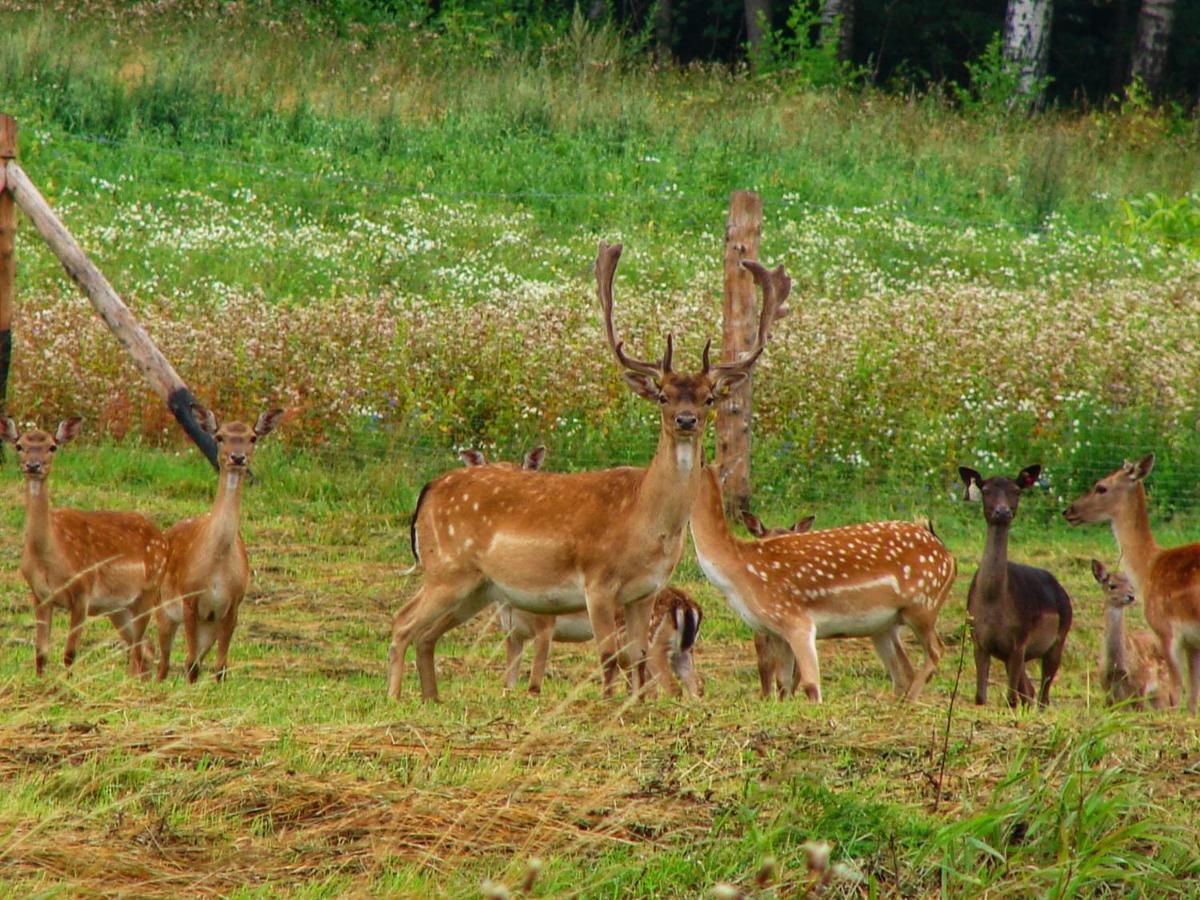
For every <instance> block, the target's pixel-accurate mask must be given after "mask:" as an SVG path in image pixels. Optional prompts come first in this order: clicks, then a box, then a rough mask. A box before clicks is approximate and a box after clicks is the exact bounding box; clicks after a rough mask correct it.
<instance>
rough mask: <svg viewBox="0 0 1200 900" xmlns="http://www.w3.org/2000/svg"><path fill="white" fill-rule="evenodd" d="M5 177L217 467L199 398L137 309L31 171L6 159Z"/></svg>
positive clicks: (16, 197) (18, 200) (18, 201)
mask: <svg viewBox="0 0 1200 900" xmlns="http://www.w3.org/2000/svg"><path fill="white" fill-rule="evenodd" d="M5 180H6V185H7V188H8V191H9V192H10V193H11V194H12V197H13V199H14V200H15V201H16V204H17V206H19V207H20V208H21V210H22V212H24V213H25V215H27V216H28V217H29V221H31V222H32V223H33V225H34V227H35V228H36V229H37V230H38V232H39V233H40V234H41V236H42V237H43V238H44V239H45V241H46V243H47V244H49V245H50V249H51V250H53V251H54V253H55V255H56V256H58V258H59V260H60V261H61V262H62V264H63V267H64V268H65V269H66V270H67V274H68V275H70V276H71V277H72V278H73V279H74V280H75V283H76V284H78V285H79V286H80V287H81V288H82V289H83V292H84V293H85V294H87V296H88V299H89V300H91V301H92V306H94V307H95V308H96V311H97V312H98V313H100V317H101V318H102V319H103V320H104V324H105V325H107V326H108V328H109V330H110V331H111V332H112V333H113V334H114V335H115V336H116V338H117V340H118V341H119V342H120V344H121V346H122V347H124V348H125V349H126V350H127V351H128V353H129V355H130V356H132V357H133V361H134V362H135V363H136V364H137V367H138V368H139V369H141V371H142V374H143V375H144V376H145V377H146V380H147V381H149V382H150V386H151V387H153V388H154V390H155V392H156V393H157V394H158V395H159V396H160V397H162V398H163V400H164V401H165V402H166V404H167V408H168V409H170V410H171V412H172V414H174V416H175V419H176V420H177V421H178V422H179V424H180V425H181V426H182V427H183V430H184V431H185V432H187V435H188V437H190V438H191V439H192V441H193V442H195V444H196V446H197V447H199V448H200V450H201V451H202V452H203V453H204V455H205V456H207V457H208V461H209V462H210V463H212V465H213V468H217V445H216V443H215V442H214V441H213V439H212V437H211V436H210V435H209V434H208V433H207V432H205V431H204V430H203V429H202V428H201V427H200V425H199V423H198V422H197V421H196V417H195V416H194V415H193V414H192V404H193V403H194V402H195V398H194V397H193V396H192V392H191V391H190V390H189V389H188V386H187V385H186V384H184V383H183V379H182V378H180V377H179V375H178V374H177V373H176V372H175V369H174V368H173V367H172V366H171V363H170V362H168V360H167V358H166V357H165V356H163V355H162V353H161V352H160V351H159V349H158V347H156V346H155V345H154V342H153V341H152V340H150V336H149V335H148V334H146V332H145V330H144V329H143V328H142V326H141V325H139V324H138V322H137V319H135V318H134V317H133V313H131V312H130V311H129V307H127V306H126V305H125V304H124V303H123V302H122V300H121V298H120V297H118V296H117V292H116V291H114V290H113V288H112V285H111V284H109V283H108V280H107V279H106V278H105V277H104V275H103V274H102V273H101V272H100V270H99V269H97V268H96V266H95V264H94V263H93V262H92V261H91V260H90V259H88V257H87V254H86V253H84V252H83V249H82V248H81V247H80V246H79V244H78V243H76V241H75V238H73V237H71V233H70V232H69V231H67V229H66V227H65V226H64V225H63V223H62V222H61V221H60V220H59V218H58V216H56V215H55V214H54V210H52V209H51V208H50V204H49V203H47V202H46V198H45V197H43V196H42V195H41V193H40V192H39V191H38V189H37V188H36V187H35V186H34V184H33V182H32V181H30V180H29V176H28V175H26V174H25V172H24V170H23V169H22V168H21V167H20V166H19V165H17V163H16V161H15V160H12V159H10V160H8V161H7V164H6V166H5Z"/></svg>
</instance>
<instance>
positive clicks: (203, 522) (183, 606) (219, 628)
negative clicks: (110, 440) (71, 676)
mask: <svg viewBox="0 0 1200 900" xmlns="http://www.w3.org/2000/svg"><path fill="white" fill-rule="evenodd" d="M192 411H193V412H194V413H195V415H196V421H198V422H199V423H200V427H202V428H203V429H204V430H205V431H207V432H208V433H209V434H211V435H212V436H213V438H214V439H215V440H216V442H217V464H218V466H219V467H220V469H219V472H218V475H217V478H218V481H217V497H216V500H215V501H214V502H213V507H212V509H211V510H210V511H209V512H207V513H205V514H204V515H202V516H196V517H195V518H193V519H185V520H184V521H182V522H179V523H178V524H176V525H174V526H173V527H172V528H171V529H169V530H168V531H167V534H166V539H167V565H166V573H165V575H164V577H163V583H162V602H161V603H160V604H159V606H158V609H157V611H156V613H155V617H156V623H157V626H158V651H159V656H158V680H159V681H162V680H163V679H164V678H166V677H167V671H168V670H169V669H170V666H171V644H172V643H173V642H174V641H175V631H176V630H177V629H178V628H179V626H180V625H181V624H182V625H183V635H184V638H185V640H186V641H187V660H186V670H187V679H188V681H189V682H194V681H195V680H196V679H197V678H199V677H200V664H201V663H202V662H203V661H204V657H205V656H206V655H207V654H208V651H209V650H211V649H212V646H213V644H214V643H215V644H216V645H217V666H216V679H217V681H223V680H224V678H225V674H226V671H227V667H228V662H229V642H230V640H231V639H232V638H233V630H234V628H235V627H236V626H237V619H238V607H240V606H241V604H242V598H243V597H245V595H246V588H247V587H248V586H249V585H250V563H249V560H248V559H247V556H246V544H245V542H244V541H243V540H242V535H241V530H240V526H241V510H242V486H243V484H244V483H245V480H246V473H247V472H248V471H249V469H250V460H251V459H252V458H253V456H254V445H255V443H256V442H257V441H258V439H259V438H261V437H265V436H266V435H268V434H270V433H271V431H272V430H274V428H275V426H276V425H278V424H279V422H280V420H281V419H282V418H283V410H281V409H276V410H272V411H271V412H266V413H263V414H262V415H261V416H259V417H258V421H257V422H255V424H254V427H253V428H251V427H250V426H248V425H245V424H243V423H241V422H225V423H218V422H217V417H216V416H215V415H213V413H212V411H211V410H208V409H205V408H204V407H203V406H200V405H199V404H195V405H193V407H192Z"/></svg>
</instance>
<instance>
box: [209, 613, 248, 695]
mask: <svg viewBox="0 0 1200 900" xmlns="http://www.w3.org/2000/svg"><path fill="white" fill-rule="evenodd" d="M240 605H241V600H240V599H239V600H238V601H237V602H236V603H230V604H229V609H228V610H227V611H226V613H225V617H224V618H223V619H221V621H220V622H219V623H218V624H217V662H216V666H215V668H216V671H215V672H214V673H213V677H214V678H215V679H216V680H217V681H224V680H225V676H226V675H228V674H229V642H230V641H231V640H233V630H234V629H235V628H237V620H238V607H239V606H240Z"/></svg>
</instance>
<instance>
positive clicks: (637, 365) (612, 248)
mask: <svg viewBox="0 0 1200 900" xmlns="http://www.w3.org/2000/svg"><path fill="white" fill-rule="evenodd" d="M621 249H622V248H621V245H620V244H612V245H609V244H606V243H604V242H603V241H601V242H600V252H599V253H598V254H597V255H596V295H597V296H598V297H599V298H600V308H601V309H602V310H603V311H604V330H605V332H606V333H607V335H608V345H609V346H610V347H611V348H612V351H613V353H614V354H615V355H616V357H617V362H619V363H620V364H621V365H622V366H624V367H625V368H626V369H630V370H632V371H634V372H641V373H642V374H643V375H649V376H651V377H653V378H659V377H661V376H662V375H663V373H665V372H669V371H671V354H672V352H673V349H674V348H673V343H672V340H671V335H669V334H668V335H667V352H666V353H665V354H663V358H662V362H661V363H658V364H655V363H650V362H643V361H642V360H640V359H634V358H633V357H631V356H626V355H625V352H624V351H623V350H622V349H621V348H622V347H623V346H624V342H623V341H618V340H617V332H616V329H615V328H613V289H612V288H613V277H614V276H615V275H616V273H617V261H618V260H620V258H621Z"/></svg>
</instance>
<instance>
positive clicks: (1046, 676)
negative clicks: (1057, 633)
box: [1029, 634, 1067, 706]
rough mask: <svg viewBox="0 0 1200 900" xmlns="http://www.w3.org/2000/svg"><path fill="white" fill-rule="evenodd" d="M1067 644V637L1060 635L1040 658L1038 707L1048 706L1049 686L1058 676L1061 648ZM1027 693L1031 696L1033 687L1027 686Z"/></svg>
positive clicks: (1060, 663)
mask: <svg viewBox="0 0 1200 900" xmlns="http://www.w3.org/2000/svg"><path fill="white" fill-rule="evenodd" d="M1066 644H1067V636H1066V635H1065V634H1064V635H1062V636H1061V637H1060V638H1059V639H1058V640H1057V641H1055V642H1054V646H1052V647H1051V648H1050V649H1049V650H1047V651H1046V655H1045V656H1043V657H1042V689H1041V691H1040V692H1039V693H1038V706H1049V705H1050V685H1051V684H1052V683H1053V681H1054V676H1055V675H1057V674H1058V667H1059V666H1060V665H1062V655H1063V648H1064V647H1065V646H1066ZM1029 693H1030V695H1031V696H1032V695H1033V685H1032V684H1031V685H1030V686H1029Z"/></svg>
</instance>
